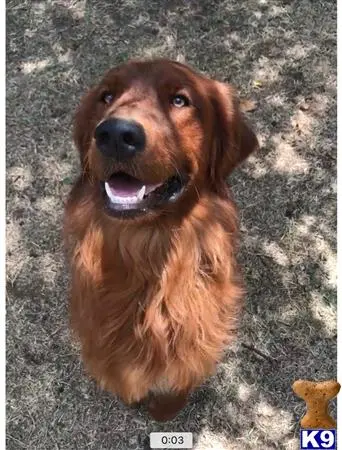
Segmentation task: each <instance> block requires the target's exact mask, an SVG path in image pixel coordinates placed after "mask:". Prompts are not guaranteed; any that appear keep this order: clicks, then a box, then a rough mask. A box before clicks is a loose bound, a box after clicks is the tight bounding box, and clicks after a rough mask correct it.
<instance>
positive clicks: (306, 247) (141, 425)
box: [7, 0, 336, 450]
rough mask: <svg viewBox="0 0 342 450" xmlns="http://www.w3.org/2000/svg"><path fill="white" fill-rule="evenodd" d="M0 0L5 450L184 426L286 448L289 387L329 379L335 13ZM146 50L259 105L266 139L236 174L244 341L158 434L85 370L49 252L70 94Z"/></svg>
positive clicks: (68, 169) (64, 185)
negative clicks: (0, 9)
mask: <svg viewBox="0 0 342 450" xmlns="http://www.w3.org/2000/svg"><path fill="white" fill-rule="evenodd" d="M7 3H8V4H7V36H8V38H7V63H8V65H7V70H8V79H7V138H8V140H7V174H8V182H7V200H8V201H7V217H8V219H7V223H8V226H7V276H8V290H7V361H8V366H7V383H8V385H7V401H8V405H7V432H8V434H7V437H8V449H13V450H14V449H16V450H17V449H21V448H25V449H26V448H27V449H33V448H34V449H41V450H49V449H72V448H73V449H82V450H83V449H101V450H102V449H103V450H109V449H122V450H127V449H141V448H144V445H145V446H146V437H147V435H148V433H149V432H151V431H159V430H167V431H171V430H178V431H182V430H184V431H192V432H193V433H194V437H195V442H196V447H195V448H196V449H198V450H199V449H209V448H215V449H235V448H236V449H261V448H262V449H272V448H283V449H288V450H290V449H296V448H298V437H297V431H298V419H299V418H300V416H301V414H302V413H303V410H304V404H303V403H302V402H301V401H300V400H299V399H297V398H296V397H295V396H294V395H293V393H292V390H291V384H292V382H293V381H294V380H295V379H297V378H300V377H301V378H309V379H310V378H311V379H326V378H330V377H335V376H336V323H335V319H336V277H335V271H336V261H335V257H336V240H335V239H336V61H335V58H336V35H335V29H336V5H335V2H334V1H328V0H324V1H323V0H322V1H315V2H311V1H309V0H283V1H280V0H258V1H257V0H250V1H248V2H247V1H240V0H226V1H222V2H217V1H213V0H205V1H199V0H198V1H188V2H182V1H175V0H173V1H166V0H152V1H150V2H143V1H142V0H116V1H114V0H98V1H88V2H85V1H77V0H70V1H67V0H64V1H62V0H59V1H57V0H56V1H41V2H39V1H33V0H32V1H28V0H8V2H7ZM154 55H158V56H161V55H164V56H168V57H171V58H176V59H179V60H185V61H187V62H188V63H190V64H192V65H193V66H195V67H197V68H198V69H199V70H201V71H203V72H205V73H207V74H208V75H211V76H213V77H217V78H219V79H221V80H227V81H231V82H233V83H234V84H235V85H237V86H238V87H239V89H240V92H241V94H242V95H243V96H246V97H248V98H252V99H253V100H255V101H257V103H258V108H257V109H256V110H255V111H254V112H252V113H250V114H249V115H250V118H251V120H252V122H253V123H254V125H255V128H256V130H257V132H258V134H259V137H260V140H261V142H262V144H263V148H262V151H261V152H260V153H259V154H258V155H255V156H254V157H252V158H251V159H250V160H249V161H248V162H247V163H246V164H245V165H244V166H243V167H242V168H241V169H240V170H239V171H237V172H236V174H234V176H233V177H232V179H231V184H232V186H233V191H234V193H235V196H236V199H237V202H238V204H239V206H240V208H241V218H242V224H241V228H242V233H241V234H242V246H241V252H240V260H241V263H242V265H243V267H244V271H245V278H246V282H247V287H248V297H247V303H246V308H245V312H244V317H243V321H242V327H241V331H240V335H239V339H238V341H237V343H236V345H235V347H233V348H231V349H229V350H228V351H227V356H226V358H225V360H224V362H223V363H222V364H221V365H220V366H219V368H218V373H217V375H216V376H215V377H213V378H212V379H211V380H209V381H208V382H207V383H206V385H205V386H203V387H202V388H201V389H199V390H198V391H197V392H195V393H194V395H193V397H192V402H191V404H190V405H189V406H188V407H187V408H186V409H185V410H184V411H183V412H182V414H181V415H180V416H179V417H178V418H177V419H176V420H174V421H173V422H172V423H169V424H166V425H158V424H156V423H155V422H153V421H151V420H150V419H149V418H148V417H147V415H146V414H145V411H143V410H131V409H129V408H126V407H125V406H123V405H122V404H121V403H119V402H118V401H117V399H115V398H113V397H111V396H110V395H107V394H105V393H103V392H100V391H99V390H98V389H97V388H96V387H95V385H94V384H93V382H92V381H90V380H89V379H88V378H87V377H86V376H85V375H84V373H83V370H82V367H81V365H80V363H79V361H78V352H77V349H76V348H74V347H73V346H72V345H71V343H70V339H69V333H68V324H67V306H66V303H67V294H66V287H67V274H66V271H65V265H64V260H63V255H62V251H61V239H60V230H61V216H62V209H63V201H64V199H65V195H66V193H67V191H68V190H69V188H70V180H72V179H73V178H74V176H75V173H76V171H77V161H76V155H75V153H74V151H73V148H72V144H71V139H70V137H71V133H70V123H71V117H72V113H73V111H74V108H75V106H76V104H77V102H78V99H79V97H80V95H81V93H82V92H83V91H84V90H85V88H86V86H88V84H89V83H91V82H94V81H95V80H96V79H97V78H98V77H99V76H100V75H101V74H102V72H103V71H104V70H105V69H107V68H108V67H110V66H112V65H115V64H117V63H119V62H122V61H124V60H126V59H127V58H130V57H136V56H140V57H141V56H154ZM251 348H255V349H257V351H258V352H259V353H257V352H256V351H253V350H251Z"/></svg>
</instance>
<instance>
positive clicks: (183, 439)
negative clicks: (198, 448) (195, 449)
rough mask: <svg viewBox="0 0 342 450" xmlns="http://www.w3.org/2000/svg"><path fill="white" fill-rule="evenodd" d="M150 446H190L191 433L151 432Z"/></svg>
mask: <svg viewBox="0 0 342 450" xmlns="http://www.w3.org/2000/svg"><path fill="white" fill-rule="evenodd" d="M150 447H151V448H192V433H151V434H150Z"/></svg>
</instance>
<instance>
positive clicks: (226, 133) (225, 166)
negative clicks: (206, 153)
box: [211, 81, 259, 185]
mask: <svg viewBox="0 0 342 450" xmlns="http://www.w3.org/2000/svg"><path fill="white" fill-rule="evenodd" d="M211 100H212V104H213V108H214V114H215V123H214V139H213V140H214V142H213V146H214V149H213V158H212V166H211V178H212V181H213V183H214V185H215V184H216V183H219V182H220V181H221V180H222V179H223V180H224V179H225V178H226V177H227V176H228V175H229V174H230V173H231V172H232V170H233V169H234V168H235V167H236V166H237V165H239V164H240V163H241V162H242V161H243V160H244V159H246V158H247V157H248V156H249V155H250V153H252V152H253V151H254V150H256V149H257V148H258V147H259V144H258V140H257V137H256V135H255V134H254V132H253V131H252V129H251V127H250V125H249V124H248V123H247V121H246V119H245V118H244V117H243V115H242V112H241V109H240V101H239V98H238V96H237V94H236V92H235V90H234V88H233V87H232V86H230V85H229V84H224V83H220V82H217V81H214V82H213V89H212V91H211Z"/></svg>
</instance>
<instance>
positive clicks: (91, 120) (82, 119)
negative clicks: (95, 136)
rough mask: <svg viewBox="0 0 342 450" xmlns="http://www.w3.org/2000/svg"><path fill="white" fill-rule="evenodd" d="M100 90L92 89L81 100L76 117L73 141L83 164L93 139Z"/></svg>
mask: <svg viewBox="0 0 342 450" xmlns="http://www.w3.org/2000/svg"><path fill="white" fill-rule="evenodd" d="M98 97H99V92H98V89H97V88H96V87H95V88H92V89H90V90H89V91H88V92H87V93H86V94H84V96H83V97H82V99H81V102H80V104H79V106H78V108H77V110H76V113H75V116H74V129H73V139H74V142H75V145H76V147H77V150H78V151H79V154H80V158H81V163H83V161H84V157H85V155H86V153H87V151H88V149H89V145H90V142H91V139H92V135H91V133H92V132H93V129H94V124H95V122H96V116H97V107H98V103H99V101H98Z"/></svg>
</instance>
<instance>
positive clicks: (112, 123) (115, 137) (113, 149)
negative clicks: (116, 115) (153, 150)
mask: <svg viewBox="0 0 342 450" xmlns="http://www.w3.org/2000/svg"><path fill="white" fill-rule="evenodd" d="M95 140H96V145H97V147H98V149H99V150H100V151H101V153H102V154H103V155H104V156H108V157H111V158H115V159H116V160H118V161H124V160H125V159H129V158H132V157H133V156H134V155H135V154H136V153H137V152H140V151H142V150H143V149H144V147H145V141H146V139H145V132H144V129H143V127H142V126H141V125H139V124H138V123H137V122H134V121H132V120H124V119H108V120H105V121H104V122H102V123H100V125H98V126H97V127H96V130H95Z"/></svg>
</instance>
